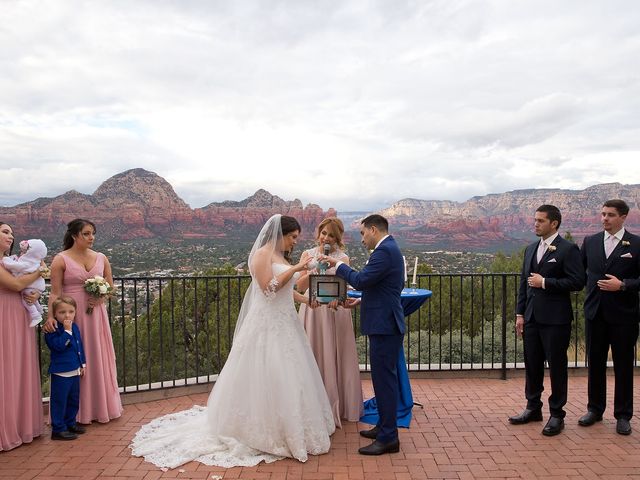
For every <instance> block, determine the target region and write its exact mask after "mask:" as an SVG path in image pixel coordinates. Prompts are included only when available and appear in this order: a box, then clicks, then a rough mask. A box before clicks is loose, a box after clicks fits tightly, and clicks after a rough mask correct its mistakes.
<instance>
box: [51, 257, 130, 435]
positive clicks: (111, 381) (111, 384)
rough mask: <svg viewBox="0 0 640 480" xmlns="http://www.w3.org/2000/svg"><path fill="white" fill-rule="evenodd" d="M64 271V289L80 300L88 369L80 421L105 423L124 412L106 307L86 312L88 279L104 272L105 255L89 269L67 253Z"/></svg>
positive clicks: (82, 389) (82, 382) (78, 317)
mask: <svg viewBox="0 0 640 480" xmlns="http://www.w3.org/2000/svg"><path fill="white" fill-rule="evenodd" d="M59 255H60V256H61V257H62V258H63V259H64V264H65V271H64V278H63V282H62V292H63V294H64V295H69V296H70V297H72V298H73V299H74V300H75V301H76V303H77V304H78V308H77V310H76V319H75V322H76V323H77V324H78V327H79V328H80V334H81V335H82V343H83V344H84V351H85V356H86V357H87V369H86V373H85V375H84V377H82V378H81V380H80V410H79V411H78V417H77V420H78V422H79V423H91V422H92V421H93V420H97V421H98V422H100V423H106V422H108V421H109V420H112V419H114V418H118V417H119V416H120V415H122V401H121V400H120V393H119V391H118V375H117V370H116V354H115V350H114V348H113V340H112V338H111V328H110V326H109V317H108V315H107V308H106V306H105V305H104V304H102V305H96V306H95V307H94V309H93V313H86V311H87V302H88V300H89V294H88V293H86V292H85V290H84V282H85V280H87V279H89V278H92V277H94V276H96V275H100V276H102V275H104V259H105V257H104V255H103V254H102V253H98V257H97V259H96V263H95V265H94V266H93V268H91V270H89V271H88V272H87V271H86V270H85V268H84V266H82V265H80V264H79V263H77V262H76V261H74V260H73V259H72V258H70V257H67V256H66V255H65V254H64V253H60V254H59Z"/></svg>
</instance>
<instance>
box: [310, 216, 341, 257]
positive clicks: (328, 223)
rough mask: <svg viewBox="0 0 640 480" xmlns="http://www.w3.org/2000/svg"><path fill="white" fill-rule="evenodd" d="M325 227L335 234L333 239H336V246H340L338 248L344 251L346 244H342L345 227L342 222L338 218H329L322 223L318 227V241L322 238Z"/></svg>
mask: <svg viewBox="0 0 640 480" xmlns="http://www.w3.org/2000/svg"><path fill="white" fill-rule="evenodd" d="M325 227H327V229H328V230H330V231H331V233H333V237H334V238H335V239H336V245H338V248H340V250H344V244H343V243H342V235H343V234H344V225H343V223H342V220H340V219H339V218H337V217H328V218H325V219H324V220H323V221H321V222H320V225H318V228H317V229H316V240H318V239H319V238H320V232H321V231H322V229H323V228H325Z"/></svg>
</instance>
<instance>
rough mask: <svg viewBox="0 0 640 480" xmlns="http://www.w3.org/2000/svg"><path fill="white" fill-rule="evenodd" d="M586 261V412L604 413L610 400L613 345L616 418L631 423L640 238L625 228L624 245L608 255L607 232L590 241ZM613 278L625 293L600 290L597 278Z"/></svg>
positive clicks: (639, 315) (586, 241)
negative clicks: (622, 284)
mask: <svg viewBox="0 0 640 480" xmlns="http://www.w3.org/2000/svg"><path fill="white" fill-rule="evenodd" d="M581 252H582V260H583V262H584V266H585V268H586V269H587V294H586V297H585V300H584V317H585V321H586V330H587V358H588V359H589V389H588V392H589V403H588V404H587V408H588V410H589V411H591V412H594V413H596V414H602V413H603V412H604V410H605V407H606V400H607V389H606V386H607V378H606V372H607V355H608V352H609V345H611V356H612V357H613V364H614V372H615V379H616V383H615V392H614V400H613V415H614V417H615V418H616V419H624V420H630V419H631V417H632V415H633V361H634V346H635V344H636V341H637V340H638V321H639V320H640V305H639V304H638V290H639V289H640V237H638V236H637V235H633V234H631V233H629V232H628V231H626V230H625V232H624V236H623V237H622V241H620V242H618V245H617V246H616V248H615V249H614V250H613V252H611V255H609V258H607V257H606V255H605V252H604V232H600V233H597V234H595V235H592V236H590V237H586V238H585V239H584V242H583V243H582V248H581ZM606 274H610V275H613V276H615V277H616V278H618V279H619V280H624V282H625V285H626V289H625V290H624V291H616V292H608V291H604V290H600V288H599V287H598V283H597V282H598V280H606V279H607V277H606V276H605V275H606Z"/></svg>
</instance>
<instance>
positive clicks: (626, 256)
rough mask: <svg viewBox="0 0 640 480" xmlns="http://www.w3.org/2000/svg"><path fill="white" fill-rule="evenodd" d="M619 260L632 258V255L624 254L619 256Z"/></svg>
mask: <svg viewBox="0 0 640 480" xmlns="http://www.w3.org/2000/svg"><path fill="white" fill-rule="evenodd" d="M620 258H633V255H631V254H630V253H625V254H624V255H620Z"/></svg>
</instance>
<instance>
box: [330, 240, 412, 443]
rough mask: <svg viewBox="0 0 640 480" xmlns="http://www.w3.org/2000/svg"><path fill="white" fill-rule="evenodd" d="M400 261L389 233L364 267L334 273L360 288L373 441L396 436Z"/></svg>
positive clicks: (400, 330) (401, 324) (401, 326)
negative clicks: (374, 408) (374, 410)
mask: <svg viewBox="0 0 640 480" xmlns="http://www.w3.org/2000/svg"><path fill="white" fill-rule="evenodd" d="M404 274H405V270H404V260H403V258H402V253H400V249H399V248H398V244H397V243H396V241H395V240H394V239H393V237H392V236H388V237H387V238H385V239H384V240H383V241H382V242H381V243H380V245H379V246H378V247H377V248H376V249H375V250H374V251H373V253H372V254H371V256H370V257H369V261H368V262H367V264H366V265H365V267H364V268H363V269H362V270H361V271H360V272H356V271H355V270H353V269H352V268H350V267H349V266H348V265H346V264H344V263H343V264H341V265H340V266H339V267H338V269H337V270H336V275H338V276H340V277H342V278H344V279H345V280H346V281H347V282H348V283H349V284H351V285H352V286H353V287H354V288H355V289H357V290H360V291H362V303H361V305H360V330H361V331H362V334H363V335H368V336H369V344H370V346H371V348H370V358H371V380H372V383H373V389H374V392H375V395H376V401H377V404H378V413H379V415H380V421H379V423H378V425H377V426H378V430H379V433H378V437H377V440H378V441H380V442H382V443H390V442H393V441H396V440H397V439H398V427H397V405H398V376H397V371H396V365H397V362H398V355H399V354H400V348H401V347H402V339H403V337H404V332H405V324H404V313H403V310H402V303H401V302H400V295H401V293H402V288H403V287H404Z"/></svg>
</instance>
